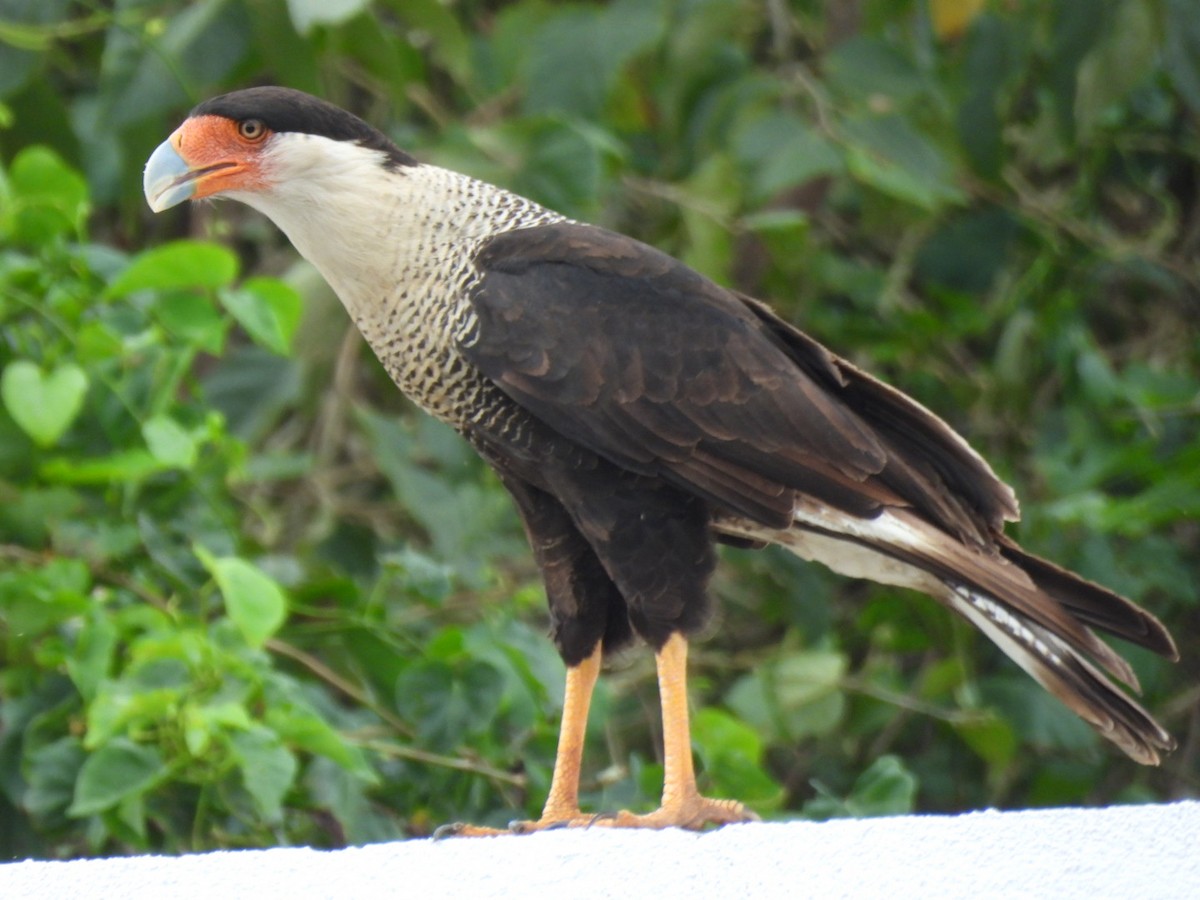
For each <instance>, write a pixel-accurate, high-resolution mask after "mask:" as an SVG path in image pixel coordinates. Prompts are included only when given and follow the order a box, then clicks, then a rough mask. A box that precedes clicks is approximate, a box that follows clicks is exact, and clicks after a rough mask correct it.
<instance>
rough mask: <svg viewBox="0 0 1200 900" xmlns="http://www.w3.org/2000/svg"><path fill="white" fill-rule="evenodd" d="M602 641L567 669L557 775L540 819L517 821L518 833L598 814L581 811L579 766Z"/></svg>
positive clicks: (584, 820) (581, 821) (583, 821)
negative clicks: (582, 659) (577, 663)
mask: <svg viewBox="0 0 1200 900" xmlns="http://www.w3.org/2000/svg"><path fill="white" fill-rule="evenodd" d="M601 656H602V653H601V648H600V645H599V644H597V645H596V649H595V650H593V651H592V655H591V656H589V657H588V658H587V659H585V660H584V661H583V662H581V663H580V664H579V665H577V666H572V667H571V668H569V669H567V688H566V692H565V693H564V696H563V714H562V724H561V725H560V726H559V729H558V753H557V754H556V755H555V757H554V775H553V776H552V777H551V779H550V794H549V796H548V797H546V805H545V807H543V808H542V817H541V818H540V819H538V820H537V821H536V822H513V823H512V825H510V826H509V827H510V828H511V829H512V830H513V831H515V832H517V833H521V834H523V833H525V832H527V831H540V830H542V829H544V828H552V827H561V826H564V825H578V824H586V823H590V822H591V821H592V819H593V818H594V816H584V815H583V813H581V812H580V811H579V770H580V768H581V767H582V765H583V742H584V737H585V736H586V734H587V719H588V708H589V707H590V706H591V703H592V691H593V690H594V689H595V687H596V679H597V678H598V677H599V676H600V658H601Z"/></svg>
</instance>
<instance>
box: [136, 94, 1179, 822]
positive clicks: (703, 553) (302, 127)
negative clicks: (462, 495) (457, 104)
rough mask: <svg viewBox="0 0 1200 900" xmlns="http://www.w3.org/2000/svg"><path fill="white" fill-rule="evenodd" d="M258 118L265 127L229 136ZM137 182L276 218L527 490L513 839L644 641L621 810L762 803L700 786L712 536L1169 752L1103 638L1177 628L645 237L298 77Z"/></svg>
mask: <svg viewBox="0 0 1200 900" xmlns="http://www.w3.org/2000/svg"><path fill="white" fill-rule="evenodd" d="M247 120H253V122H252V124H253V125H254V126H255V127H251V128H249V129H246V132H247V133H251V134H253V135H255V139H254V143H253V146H251V145H249V144H247V145H246V146H242V145H241V144H239V142H238V141H239V139H238V138H237V137H235V136H234V135H235V133H236V134H239V135H240V134H242V133H243V130H242V129H241V125H242V124H243V123H245V122H246V121H247ZM258 126H262V128H261V129H260V128H259V127H258ZM263 129H265V131H266V135H265V138H264V137H263V136H261V131H262V130H263ZM180 173H182V174H180ZM146 184H147V196H148V197H150V199H151V203H152V204H153V205H155V207H156V208H162V207H165V206H168V205H172V204H173V203H177V202H180V201H181V200H182V199H184V198H185V197H187V196H210V195H216V194H225V195H228V196H232V197H235V198H236V199H240V200H243V201H244V202H247V203H250V204H251V205H254V206H256V207H257V208H259V209H261V210H262V211H263V212H265V213H266V214H267V215H268V216H270V217H271V218H272V219H274V220H275V221H276V223H277V224H279V225H280V227H281V228H283V229H284V230H285V231H286V232H287V233H288V235H289V237H290V238H291V239H292V241H293V243H295V244H296V246H297V248H298V249H299V250H300V251H301V252H302V253H303V254H304V255H305V256H307V257H308V258H309V259H310V260H311V261H312V262H313V263H314V264H315V265H316V266H317V267H318V268H319V269H320V270H321V271H322V273H323V274H324V275H325V276H326V278H327V279H328V280H329V281H330V284H331V285H332V286H333V287H334V289H335V290H336V291H337V292H338V295H339V296H340V297H341V299H342V301H343V302H344V303H345V305H346V307H347V309H348V310H349V311H350V313H351V315H352V316H353V318H354V320H355V322H356V323H357V324H358V326H359V328H360V329H361V330H362V331H363V333H364V335H365V336H366V338H367V340H368V341H369V343H370V344H371V346H372V348H373V349H374V350H375V352H376V353H377V354H378V355H379V358H380V359H381V361H382V362H383V364H384V366H385V367H386V368H387V369H388V371H389V373H391V375H392V377H393V378H394V379H395V380H396V383H397V384H398V385H400V386H401V387H402V388H403V389H405V390H406V391H407V392H409V393H410V395H411V396H412V397H413V399H415V400H416V401H417V402H418V403H420V404H421V405H423V406H424V407H425V408H426V409H428V410H429V411H430V412H431V413H433V414H434V415H437V416H439V417H441V418H443V419H445V420H446V421H448V422H450V423H451V424H452V425H453V426H454V427H455V428H457V429H458V430H459V431H460V432H461V433H462V434H463V435H464V436H465V437H466V438H467V440H469V441H470V442H471V444H472V445H473V446H474V447H475V448H476V449H477V450H478V451H479V452H480V453H481V454H482V456H483V457H484V458H485V459H486V460H487V461H488V462H489V463H491V465H492V466H493V467H494V468H495V469H496V471H497V472H498V473H499V475H500V478H501V480H502V481H503V483H504V485H505V487H506V488H507V489H508V490H509V492H510V493H511V494H512V496H513V498H514V500H515V501H516V504H517V508H518V509H519V511H520V513H521V516H522V519H523V521H524V523H525V527H526V531H527V533H528V536H529V540H530V544H531V546H532V548H533V551H534V553H535V555H536V557H537V561H538V564H539V566H540V567H541V569H542V572H543V574H544V577H545V583H546V591H547V596H548V600H549V607H550V616H551V620H552V633H553V637H554V640H555V643H556V644H557V646H558V648H559V650H560V652H561V653H562V656H563V659H564V661H565V662H566V664H567V666H568V680H567V705H566V710H565V711H564V721H563V731H562V738H561V744H560V753H559V758H558V761H557V764H556V770H555V779H554V785H553V786H552V789H551V794H550V798H549V800H548V801H547V805H546V810H545V812H544V814H543V816H542V818H541V819H540V820H539V821H538V822H536V823H525V825H523V826H522V829H521V830H528V829H530V828H541V827H547V826H549V825H551V824H555V823H558V822H562V821H566V822H568V823H571V824H581V823H584V822H588V821H591V819H590V817H588V816H585V815H584V814H582V813H581V812H580V811H579V809H578V803H577V781H578V774H579V765H580V759H581V754H582V736H583V727H584V723H585V722H586V716H587V704H588V699H589V698H590V695H591V690H592V685H593V684H594V682H595V678H596V674H597V672H598V670H599V664H600V659H601V656H602V655H603V654H605V653H609V652H612V651H613V650H615V649H617V648H619V647H621V646H624V645H625V644H627V643H628V642H629V641H630V640H632V639H633V638H634V637H640V638H642V639H644V640H645V641H646V642H647V643H649V644H650V646H651V647H652V648H653V649H654V650H655V652H656V655H657V659H658V665H659V684H660V689H661V692H662V697H663V715H664V744H665V758H666V784H665V786H664V795H663V805H662V808H661V809H660V810H658V811H657V812H655V813H651V814H649V815H647V816H633V815H631V814H628V813H622V814H620V815H618V816H617V817H615V818H614V819H611V820H606V823H608V824H618V825H634V826H649V827H661V826H663V825H683V826H687V827H700V826H702V825H703V824H705V823H709V822H716V823H721V822H728V821H740V820H744V819H746V818H750V817H752V814H751V813H749V812H748V811H746V810H745V809H744V808H743V807H742V806H741V805H740V804H737V803H733V802H729V801H714V800H709V799H707V798H704V797H701V796H700V795H699V794H698V792H697V791H696V789H695V784H694V778H693V774H692V768H691V756H690V748H689V746H688V732H687V706H686V692H685V690H684V688H683V684H684V681H683V678H684V666H685V661H686V647H687V643H686V639H687V637H688V636H689V635H692V634H695V633H696V631H697V630H698V629H700V628H701V627H702V626H703V624H704V622H705V621H706V619H707V617H708V615H709V613H710V610H711V602H710V600H709V597H708V593H707V582H708V579H709V577H710V575H711V573H712V570H713V567H714V564H715V554H714V549H713V545H714V541H725V542H728V543H734V544H738V545H741V546H761V545H764V544H769V543H777V544H780V545H782V546H785V547H787V548H788V549H790V550H792V551H793V552H795V553H797V554H798V555H800V556H802V557H804V558H806V559H813V560H817V561H820V562H823V563H825V564H826V565H828V566H830V567H831V568H832V569H834V570H835V571H838V572H842V573H844V574H848V575H854V576H859V577H869V578H873V579H875V580H877V581H881V582H884V583H888V584H896V585H903V586H906V587H911V588H916V589H918V590H923V591H925V592H927V593H929V594H930V595H932V596H934V597H936V598H937V599H938V600H939V601H940V602H942V603H943V604H944V605H945V606H946V607H947V608H949V609H951V610H952V611H954V612H956V613H957V614H959V615H962V616H964V617H965V618H967V619H968V620H969V621H971V622H973V623H974V624H975V625H976V626H978V627H979V628H980V629H981V630H983V631H984V632H985V633H986V634H987V635H988V636H989V637H990V638H991V639H992V640H994V641H995V642H996V643H997V644H998V645H999V646H1000V647H1001V648H1002V649H1004V650H1005V651H1006V652H1007V653H1008V654H1009V655H1010V656H1011V657H1012V658H1013V659H1014V660H1015V661H1016V662H1018V663H1019V664H1020V665H1021V666H1022V667H1024V668H1025V669H1026V670H1027V671H1029V672H1030V674H1032V675H1033V676H1034V677H1035V678H1037V679H1038V680H1039V681H1040V682H1041V683H1042V684H1043V685H1044V686H1046V687H1047V688H1048V689H1049V690H1050V691H1052V692H1053V693H1054V694H1055V695H1056V696H1058V697H1059V698H1060V699H1061V700H1063V702H1064V703H1066V704H1067V705H1068V706H1069V707H1070V708H1071V709H1073V710H1074V711H1075V712H1076V713H1078V714H1079V715H1080V716H1082V717H1083V718H1084V719H1085V720H1087V721H1088V722H1089V723H1090V724H1092V725H1093V726H1094V727H1095V728H1096V729H1097V730H1098V731H1099V732H1100V733H1101V734H1103V735H1104V736H1105V737H1107V738H1108V739H1110V740H1112V741H1113V742H1114V743H1116V744H1117V745H1118V746H1119V747H1121V749H1122V750H1124V751H1125V752H1126V753H1128V754H1129V755H1130V756H1131V757H1133V758H1134V759H1136V760H1138V761H1140V762H1145V763H1156V762H1158V760H1159V756H1160V753H1161V751H1164V750H1168V749H1170V748H1171V747H1172V746H1173V744H1174V742H1173V740H1172V739H1171V737H1170V735H1168V734H1167V733H1166V732H1165V731H1164V730H1163V729H1162V728H1161V727H1160V726H1159V725H1158V724H1157V723H1156V722H1155V721H1154V720H1153V719H1152V718H1151V717H1150V715H1149V714H1148V713H1147V712H1146V711H1145V710H1144V709H1142V707H1141V706H1139V705H1138V704H1137V703H1136V702H1135V701H1134V700H1133V699H1132V698H1131V697H1129V696H1128V695H1127V694H1126V693H1125V692H1124V691H1122V690H1121V689H1119V688H1118V687H1116V686H1114V685H1113V683H1112V682H1111V681H1110V680H1109V677H1108V676H1109V675H1111V676H1113V677H1115V678H1117V679H1119V680H1121V681H1124V682H1125V683H1126V684H1128V685H1130V686H1132V687H1136V685H1137V680H1136V677H1135V675H1134V673H1133V671H1132V669H1131V668H1130V667H1129V665H1128V664H1127V663H1126V662H1125V661H1124V660H1123V659H1122V658H1121V657H1120V656H1118V655H1117V654H1116V653H1115V652H1114V651H1113V650H1112V649H1111V648H1109V647H1108V645H1107V644H1105V643H1103V642H1102V641H1101V640H1100V639H1099V638H1097V637H1096V635H1095V634H1094V633H1093V631H1092V629H1098V630H1100V631H1103V632H1106V633H1109V634H1112V635H1115V636H1117V637H1121V638H1123V639H1125V640H1129V641H1131V642H1133V643H1135V644H1139V645H1141V646H1143V647H1147V648H1149V649H1151V650H1153V651H1155V652H1156V653H1159V654H1162V655H1164V656H1167V657H1170V658H1174V657H1175V647H1174V644H1173V643H1172V641H1171V638H1170V636H1169V634H1168V633H1167V631H1166V630H1165V629H1164V628H1163V627H1162V625H1161V624H1160V623H1159V622H1158V621H1157V620H1156V619H1155V618H1154V617H1153V616H1152V615H1150V614H1149V613H1147V612H1145V611H1144V610H1141V609H1139V608H1138V607H1137V606H1135V605H1134V604H1132V603H1130V602H1129V601H1128V600H1125V599H1124V598H1122V597H1119V596H1118V595H1116V594H1114V593H1112V592H1111V591H1108V590H1106V589H1105V588H1102V587H1100V586H1098V585H1094V584H1091V583H1089V582H1087V581H1085V580H1083V579H1081V578H1079V577H1078V576H1076V575H1074V574H1072V573H1070V572H1068V571H1066V570H1064V569H1061V568H1059V567H1057V566H1055V565H1053V564H1052V563H1049V562H1046V561H1044V560H1041V559H1038V558H1037V557H1035V556H1032V555H1030V554H1028V553H1026V552H1025V551H1024V550H1022V549H1021V548H1020V547H1018V546H1017V545H1016V544H1015V543H1014V542H1013V541H1012V540H1011V539H1010V538H1008V537H1007V536H1005V535H1004V533H1003V527H1004V523H1005V522H1006V521H1011V520H1015V519H1016V518H1017V515H1018V511H1017V503H1016V499H1015V497H1014V496H1013V493H1012V491H1011V490H1010V489H1009V488H1008V486H1007V485H1005V484H1004V483H1003V482H1001V481H1000V480H999V479H998V478H997V477H996V476H995V475H994V474H993V472H992V471H991V469H990V468H989V467H988V465H987V464H986V463H985V462H984V461H983V460H982V459H981V458H980V457H979V455H978V454H976V453H975V452H974V451H973V450H972V449H971V448H970V447H969V446H968V445H967V443H966V442H965V441H964V440H963V439H962V438H961V437H960V436H959V435H957V434H956V433H955V432H954V431H953V430H951V429H950V428H949V427H948V426H947V425H946V424H945V423H944V422H943V421H942V420H941V419H939V418H938V417H936V416H935V415H933V414H932V413H931V412H929V411H928V410H927V409H925V408H924V407H922V406H920V405H919V404H917V403H916V402H915V401H913V400H911V399H910V398H908V397H906V396H905V395H904V394H902V393H901V392H899V391H897V390H895V389H894V388H891V387H888V386H886V385H884V384H882V383H881V382H879V381H877V380H876V379H874V378H872V377H871V376H869V375H867V374H866V373H864V372H862V371H861V370H859V369H857V368H855V367H854V366H852V365H850V364H849V363H847V362H846V361H845V360H843V359H840V358H839V357H837V356H835V355H834V354H833V353H831V352H830V351H828V350H827V349H825V348H824V347H822V346H821V345H820V344H819V343H817V342H816V341H814V340H813V339H812V338H810V337H808V336H807V335H805V334H803V333H802V332H800V331H799V330H797V329H796V328H795V327H793V326H792V325H790V324H788V323H786V322H784V321H783V320H781V319H780V318H779V317H778V316H776V315H775V314H774V313H773V312H772V311H771V310H770V309H769V308H768V307H766V306H765V305H763V304H762V303H760V302H758V301H756V300H753V299H750V298H748V297H744V296H740V295H738V294H737V293H735V292H732V291H729V290H727V289H725V288H722V287H719V286H718V285H716V284H714V283H712V282H711V281H709V280H708V279H706V278H704V277H703V276H701V275H699V274H698V273H696V272H695V271H693V270H691V269H689V268H688V267H686V266H685V265H683V264H682V263H680V262H678V261H676V260H674V259H672V258H671V257H669V256H667V255H665V254H663V253H660V252H659V251H657V250H654V249H653V248H650V247H648V246H646V245H644V244H642V243H639V242H637V241H634V240H632V239H630V238H627V237H623V236H621V235H618V234H614V233H612V232H608V231H604V230H602V229H599V228H595V227H592V226H589V225H583V224H579V223H576V222H571V221H568V220H566V219H564V218H563V217H561V216H559V215H557V214H555V213H553V212H551V211H549V210H545V209H543V208H542V207H540V206H538V205H537V204H534V203H532V202H531V201H528V200H525V199H524V198H521V197H517V196H515V195H513V194H510V193H507V192H505V191H503V190H501V189H499V188H495V187H492V186H491V185H486V184H482V183H480V182H478V181H474V180H471V179H468V178H465V177H463V176H459V175H455V174H454V173H451V172H447V171H445V170H442V169H438V168H435V167H432V166H425V165H420V164H417V163H415V162H414V161H413V160H412V158H411V157H408V156H407V154H404V153H403V152H402V151H400V150H398V149H397V148H395V147H394V145H392V144H391V143H390V142H389V141H388V140H387V139H386V138H384V137H383V136H382V135H381V134H379V132H377V131H375V130H374V129H372V128H370V127H369V126H367V125H365V124H364V123H362V122H360V121H359V120H358V119H355V118H354V117H352V116H349V114H347V113H344V112H342V111H341V110H338V109H336V108H335V107H332V106H329V105H328V104H324V103H322V102H321V101H318V100H315V99H314V98H310V97H306V96H304V95H297V94H296V93H295V92H290V91H284V90H281V89H254V90H251V91H245V92H238V93H235V94H233V95H228V96H226V97H222V98H217V99H216V100H214V101H210V102H208V103H206V104H203V105H202V106H201V107H199V108H198V109H197V111H196V112H195V113H194V115H193V118H192V119H189V121H188V122H186V123H185V124H184V125H183V126H181V128H180V129H179V131H177V132H176V134H175V135H173V136H172V138H171V140H170V141H168V142H167V143H166V144H164V145H163V147H161V148H160V149H159V150H158V151H156V153H155V156H154V157H152V159H151V162H150V164H149V165H148V167H147V174H146ZM1106 672H1107V673H1108V674H1107V675H1106V674H1105V673H1106ZM466 831H467V832H468V833H475V830H471V829H466Z"/></svg>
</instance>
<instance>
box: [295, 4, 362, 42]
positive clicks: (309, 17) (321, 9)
mask: <svg viewBox="0 0 1200 900" xmlns="http://www.w3.org/2000/svg"><path fill="white" fill-rule="evenodd" d="M369 5H370V0H287V8H288V15H290V16H291V17H292V24H293V25H295V26H296V30H297V31H298V32H300V33H301V34H308V33H310V32H311V31H312V30H313V29H314V28H316V27H317V26H318V25H338V24H341V23H342V22H345V21H347V20H348V19H352V18H354V17H355V16H357V15H358V14H359V13H360V12H362V11H363V10H364V9H366V8H367V7H368V6H369Z"/></svg>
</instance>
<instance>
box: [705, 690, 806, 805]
mask: <svg viewBox="0 0 1200 900" xmlns="http://www.w3.org/2000/svg"><path fill="white" fill-rule="evenodd" d="M692 743H693V744H694V745H695V748H696V755H697V756H698V757H699V758H700V760H701V761H702V762H703V763H704V774H705V776H706V777H707V778H708V779H709V780H710V781H711V782H712V784H713V790H714V791H715V792H716V793H718V794H720V795H722V796H728V797H737V798H738V799H739V800H741V801H743V802H745V803H747V804H749V805H750V806H752V807H754V808H755V809H758V810H759V811H766V810H768V809H774V808H776V807H778V806H779V804H780V802H781V801H782V800H783V797H784V790H783V787H782V786H781V785H780V784H779V783H778V782H776V781H775V780H774V779H773V778H772V777H771V776H770V775H769V774H768V773H767V771H766V770H765V769H764V768H763V766H762V755H763V748H762V740H761V739H760V738H759V736H758V734H757V733H756V732H755V730H754V729H753V728H751V727H750V726H748V725H747V724H745V723H744V722H740V721H738V720H737V719H735V718H734V717H733V716H731V715H729V714H728V713H726V712H722V711H721V710H719V709H712V708H705V709H702V710H700V711H699V712H698V713H696V716H695V720H694V721H693V723H692Z"/></svg>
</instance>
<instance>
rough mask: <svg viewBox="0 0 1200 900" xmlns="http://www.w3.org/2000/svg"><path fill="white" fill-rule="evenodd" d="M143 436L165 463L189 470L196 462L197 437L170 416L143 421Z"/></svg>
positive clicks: (156, 457)
mask: <svg viewBox="0 0 1200 900" xmlns="http://www.w3.org/2000/svg"><path fill="white" fill-rule="evenodd" d="M142 437H143V438H144V439H145V441H146V446H147V447H149V448H150V452H151V453H152V454H153V455H154V458H155V459H157V460H158V461H159V462H161V463H162V464H163V465H165V466H169V467H171V468H175V469H184V470H187V469H190V468H192V466H194V465H195V464H196V456H197V453H198V450H197V447H196V439H195V438H194V437H192V435H191V433H190V432H188V431H187V430H186V429H185V428H184V427H183V426H182V425H180V424H179V423H178V422H176V421H175V420H174V419H172V418H171V417H170V416H154V417H152V418H150V419H147V420H146V421H145V422H143V423H142Z"/></svg>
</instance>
